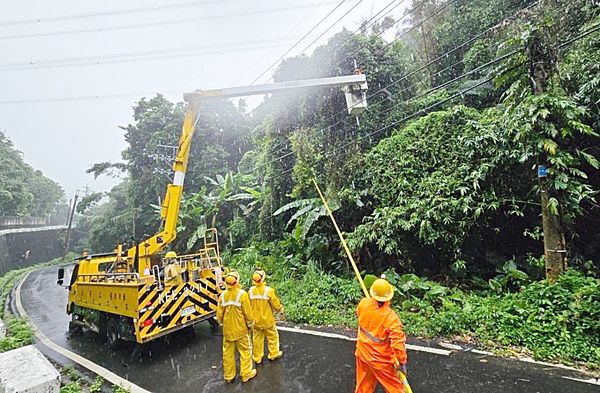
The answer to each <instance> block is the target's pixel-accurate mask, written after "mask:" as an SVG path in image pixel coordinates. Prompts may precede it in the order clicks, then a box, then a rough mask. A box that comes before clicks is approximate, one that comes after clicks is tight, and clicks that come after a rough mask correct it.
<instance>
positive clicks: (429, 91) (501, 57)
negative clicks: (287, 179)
mask: <svg viewBox="0 0 600 393" xmlns="http://www.w3.org/2000/svg"><path fill="white" fill-rule="evenodd" d="M521 50H522V48H519V49H515V50H513V51H511V52H509V53H506V54H504V55H502V56H499V57H497V58H495V59H494V60H491V61H489V62H487V63H485V64H482V65H480V66H479V67H477V68H474V69H472V70H471V71H469V72H465V73H463V74H461V75H459V76H457V77H455V78H454V79H451V80H449V81H447V82H444V83H442V84H440V85H437V86H435V87H432V88H431V89H429V90H427V91H425V92H424V93H421V94H419V95H417V96H414V97H411V98H409V99H408V100H406V101H401V102H399V103H398V104H395V105H393V106H391V107H389V108H387V109H386V110H384V111H382V113H381V114H382V115H383V114H386V113H389V112H390V111H391V110H392V109H395V108H396V107H398V106H400V105H401V104H406V103H407V102H410V101H413V100H416V99H419V98H423V97H426V96H428V95H429V94H431V93H433V92H435V91H438V90H441V89H443V88H445V87H447V86H449V85H451V84H453V83H455V82H457V81H459V80H461V79H463V78H465V77H467V76H469V75H472V74H474V73H477V72H479V71H481V70H482V69H484V68H487V67H489V66H491V65H494V64H496V63H498V62H500V61H502V60H505V59H507V58H509V57H511V56H514V55H515V54H517V53H518V52H520V51H521ZM359 138H360V137H359ZM293 154H294V151H289V152H287V153H285V154H283V155H281V156H279V157H277V158H274V159H273V160H271V161H269V162H267V163H265V164H262V165H261V166H259V167H257V168H253V170H254V171H256V170H258V169H262V167H266V166H269V165H270V164H272V163H273V162H276V161H280V160H282V159H284V158H287V157H290V156H292V155H293Z"/></svg>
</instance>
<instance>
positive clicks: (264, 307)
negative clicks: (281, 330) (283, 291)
mask: <svg viewBox="0 0 600 393" xmlns="http://www.w3.org/2000/svg"><path fill="white" fill-rule="evenodd" d="M249 294H250V302H251V303H252V311H253V312H254V318H255V319H256V324H255V325H254V326H255V327H256V328H257V329H266V328H270V327H272V326H275V318H274V317H273V311H275V312H280V311H281V310H282V309H283V306H282V305H281V301H280V300H279V298H278V297H277V294H276V293H275V289H274V288H271V287H268V286H266V285H265V283H261V284H257V285H256V286H253V287H252V288H250V293H249Z"/></svg>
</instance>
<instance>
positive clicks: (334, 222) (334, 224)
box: [312, 178, 371, 297]
mask: <svg viewBox="0 0 600 393" xmlns="http://www.w3.org/2000/svg"><path fill="white" fill-rule="evenodd" d="M312 181H313V183H314V185H315V187H316V188H317V192H318V193H319V196H320V197H321V201H323V206H325V210H327V214H328V215H329V218H331V222H333V226H334V227H335V230H336V231H337V234H338V236H339V237H340V241H341V242H342V246H343V247H344V250H345V251H346V255H348V259H350V262H351V263H352V269H354V274H356V279H357V280H358V283H359V284H360V287H361V289H362V291H363V293H364V294H365V296H366V297H371V295H370V294H369V291H367V287H366V286H365V282H364V281H363V279H362V276H361V275H360V272H359V271H358V267H357V266H356V262H355V261H354V258H353V257H352V253H351V252H350V249H349V248H348V244H346V240H345V239H344V236H343V235H342V231H340V227H338V224H337V222H336V221H335V218H334V217H333V213H332V212H331V209H330V208H329V205H328V204H327V201H326V200H325V197H324V196H323V193H322V192H321V189H320V188H319V185H318V184H317V181H316V180H315V178H313V179H312Z"/></svg>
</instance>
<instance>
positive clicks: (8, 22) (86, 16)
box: [0, 0, 240, 26]
mask: <svg viewBox="0 0 600 393" xmlns="http://www.w3.org/2000/svg"><path fill="white" fill-rule="evenodd" d="M228 1H240V0H201V1H189V2H182V3H173V4H165V5H158V6H153V7H140V8H128V9H122V10H110V11H99V12H88V13H80V14H70V15H59V16H51V17H46V18H28V19H15V20H6V21H0V26H17V25H27V24H39V23H47V22H59V21H66V20H76V19H90V18H101V17H107V16H116V15H125V14H135V13H142V12H151V11H163V10H167V9H175V8H186V7H197V6H202V5H206V4H210V3H223V2H228Z"/></svg>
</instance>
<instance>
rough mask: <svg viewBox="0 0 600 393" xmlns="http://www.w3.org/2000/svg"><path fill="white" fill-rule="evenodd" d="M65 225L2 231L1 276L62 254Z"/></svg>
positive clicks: (0, 244) (0, 233)
mask: <svg viewBox="0 0 600 393" xmlns="http://www.w3.org/2000/svg"><path fill="white" fill-rule="evenodd" d="M65 233H66V228H65V226H64V225H59V226H52V227H40V228H22V229H7V230H2V231H0V276H1V275H3V274H6V273H7V272H9V271H10V270H14V269H19V268H22V267H27V266H31V265H34V264H36V263H39V262H45V261H48V260H51V259H54V258H57V257H59V256H61V255H62V253H63V247H64V238H65Z"/></svg>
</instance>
